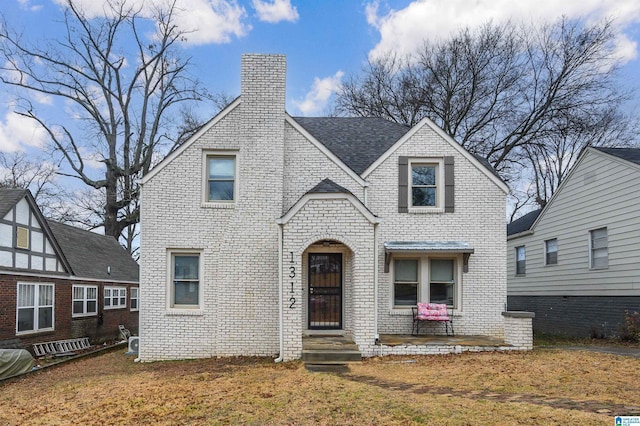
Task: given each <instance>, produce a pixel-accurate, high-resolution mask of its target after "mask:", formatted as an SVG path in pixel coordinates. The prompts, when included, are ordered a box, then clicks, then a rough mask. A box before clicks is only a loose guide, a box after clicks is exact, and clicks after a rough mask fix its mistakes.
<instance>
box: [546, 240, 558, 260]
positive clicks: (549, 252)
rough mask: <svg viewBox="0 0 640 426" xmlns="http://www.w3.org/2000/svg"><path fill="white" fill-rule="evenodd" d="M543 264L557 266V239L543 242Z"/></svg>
mask: <svg viewBox="0 0 640 426" xmlns="http://www.w3.org/2000/svg"><path fill="white" fill-rule="evenodd" d="M544 264H545V265H557V264H558V239H557V238H553V239H551V240H546V241H545V242H544Z"/></svg>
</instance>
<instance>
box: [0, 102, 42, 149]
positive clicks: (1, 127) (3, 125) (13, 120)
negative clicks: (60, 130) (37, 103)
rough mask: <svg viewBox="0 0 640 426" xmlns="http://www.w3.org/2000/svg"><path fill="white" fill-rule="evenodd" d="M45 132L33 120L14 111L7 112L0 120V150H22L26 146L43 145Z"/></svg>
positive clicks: (37, 146) (40, 146) (39, 146)
mask: <svg viewBox="0 0 640 426" xmlns="http://www.w3.org/2000/svg"><path fill="white" fill-rule="evenodd" d="M47 138H48V135H47V132H46V131H45V130H44V129H43V128H42V127H41V126H40V125H39V124H38V123H37V122H36V121H35V120H32V119H30V118H28V117H25V116H23V115H20V114H16V113H15V112H8V113H7V114H6V115H5V117H4V121H0V151H2V152H17V151H23V150H24V148H25V147H26V146H32V147H36V148H42V147H44V145H45V143H46V141H47Z"/></svg>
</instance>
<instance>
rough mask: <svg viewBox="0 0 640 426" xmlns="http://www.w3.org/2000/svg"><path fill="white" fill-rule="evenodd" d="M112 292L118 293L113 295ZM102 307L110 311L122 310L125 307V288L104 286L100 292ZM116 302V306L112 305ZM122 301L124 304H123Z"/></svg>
mask: <svg viewBox="0 0 640 426" xmlns="http://www.w3.org/2000/svg"><path fill="white" fill-rule="evenodd" d="M107 291H108V292H109V296H107ZM114 291H117V292H118V295H117V296H115V295H114ZM102 295H103V299H102V306H104V309H105V310H110V309H123V308H126V307H127V288H126V287H118V286H105V287H104V289H103V290H102ZM107 300H109V305H107ZM114 300H115V301H117V302H118V303H117V304H114V303H113V301H114ZM123 301H124V302H123Z"/></svg>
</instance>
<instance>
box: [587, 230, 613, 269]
mask: <svg viewBox="0 0 640 426" xmlns="http://www.w3.org/2000/svg"><path fill="white" fill-rule="evenodd" d="M603 230H604V232H605V236H604V238H603V237H599V238H598V240H599V241H598V243H596V241H595V238H594V236H595V233H596V232H598V231H603ZM603 239H604V246H600V244H601V243H602V240H603ZM596 246H598V247H596ZM596 252H599V253H602V252H604V253H606V261H607V264H606V265H604V266H595V256H594V254H595V253H596ZM602 257H605V256H600V258H602ZM608 268H609V230H608V229H607V227H606V226H603V227H600V228H596V229H591V230H590V231H589V269H593V270H602V269H608Z"/></svg>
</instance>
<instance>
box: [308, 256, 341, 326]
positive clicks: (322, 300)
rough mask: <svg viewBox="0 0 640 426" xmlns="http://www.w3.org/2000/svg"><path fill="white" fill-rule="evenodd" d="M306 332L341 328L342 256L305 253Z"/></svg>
mask: <svg viewBox="0 0 640 426" xmlns="http://www.w3.org/2000/svg"><path fill="white" fill-rule="evenodd" d="M307 300H308V301H309V309H308V312H309V329H310V330H331V329H341V328H342V253H309V297H308V298H307Z"/></svg>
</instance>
